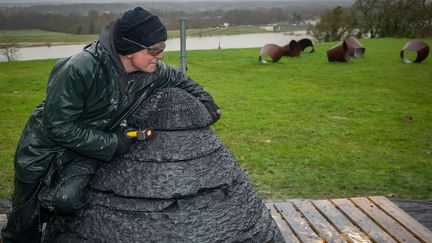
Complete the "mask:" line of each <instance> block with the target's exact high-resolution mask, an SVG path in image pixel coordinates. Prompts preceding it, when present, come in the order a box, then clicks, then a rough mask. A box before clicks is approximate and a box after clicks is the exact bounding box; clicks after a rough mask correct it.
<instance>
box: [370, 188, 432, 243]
mask: <svg viewBox="0 0 432 243" xmlns="http://www.w3.org/2000/svg"><path fill="white" fill-rule="evenodd" d="M369 199H370V200H371V201H372V202H374V203H375V204H376V205H377V206H378V207H379V208H380V209H381V210H383V211H385V212H386V213H387V214H388V215H390V216H392V217H393V219H395V220H396V221H398V222H399V223H400V224H402V225H403V226H404V227H405V228H407V229H408V230H409V231H410V232H411V233H413V234H414V235H416V237H417V238H418V239H420V241H422V242H428V243H431V242H432V232H431V231H430V230H429V229H428V228H426V227H425V226H424V225H422V224H420V223H419V222H417V220H415V219H414V218H412V217H411V216H410V215H409V214H407V213H405V212H404V211H403V210H402V209H400V208H399V207H398V206H396V205H395V204H394V203H392V202H391V201H390V200H388V199H387V198H385V197H382V196H375V197H369Z"/></svg>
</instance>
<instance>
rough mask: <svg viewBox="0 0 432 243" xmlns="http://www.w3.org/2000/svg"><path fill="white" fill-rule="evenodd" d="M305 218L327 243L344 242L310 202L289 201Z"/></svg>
mask: <svg viewBox="0 0 432 243" xmlns="http://www.w3.org/2000/svg"><path fill="white" fill-rule="evenodd" d="M289 201H290V202H292V203H294V206H295V207H296V208H297V209H298V210H299V211H300V212H301V213H302V214H303V215H304V216H305V217H306V219H307V220H308V221H309V223H310V224H311V225H312V227H313V228H314V229H315V231H317V232H318V233H319V234H320V235H321V237H322V238H324V240H326V241H327V242H329V243H342V242H346V241H345V240H344V239H343V238H342V237H341V236H340V234H339V232H337V231H336V229H335V228H333V226H332V225H331V224H330V223H329V222H328V221H327V220H326V219H325V218H324V217H323V216H322V215H321V214H320V213H319V212H318V210H316V209H315V208H314V206H312V204H311V202H310V201H306V200H289Z"/></svg>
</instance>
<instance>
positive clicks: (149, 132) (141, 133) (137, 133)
mask: <svg viewBox="0 0 432 243" xmlns="http://www.w3.org/2000/svg"><path fill="white" fill-rule="evenodd" d="M126 135H127V136H128V137H131V138H136V139H138V140H140V141H142V140H146V139H148V138H150V137H152V136H153V128H147V129H145V130H132V131H127V132H126Z"/></svg>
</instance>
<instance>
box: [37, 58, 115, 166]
mask: <svg viewBox="0 0 432 243" xmlns="http://www.w3.org/2000/svg"><path fill="white" fill-rule="evenodd" d="M87 62H88V63H86V61H85V60H84V63H80V65H78V64H76V63H75V62H73V61H72V62H70V61H68V59H66V60H65V61H63V62H59V63H58V64H57V65H56V66H55V67H54V69H53V71H52V72H51V75H50V78H49V81H48V87H47V93H46V105H45V108H44V112H43V118H42V122H43V128H44V131H45V133H46V135H47V136H48V138H50V139H51V140H53V141H54V142H55V143H57V144H58V145H59V146H62V147H64V148H67V149H69V150H72V151H74V152H76V153H79V154H82V155H85V156H88V157H92V158H96V159H99V160H105V161H108V160H110V159H111V158H112V157H113V155H114V153H115V151H116V148H117V143H118V141H117V137H116V136H115V135H114V134H111V133H107V132H105V131H102V130H99V129H95V128H92V127H88V126H87V124H85V123H83V122H82V121H80V120H79V118H80V116H81V114H82V112H83V107H84V106H85V100H86V99H87V90H88V89H89V87H90V86H91V84H92V82H93V80H94V79H95V76H96V75H97V74H95V72H94V70H92V69H95V68H94V67H95V65H94V63H92V62H91V61H87ZM74 63H75V64H74ZM83 64H84V65H83Z"/></svg>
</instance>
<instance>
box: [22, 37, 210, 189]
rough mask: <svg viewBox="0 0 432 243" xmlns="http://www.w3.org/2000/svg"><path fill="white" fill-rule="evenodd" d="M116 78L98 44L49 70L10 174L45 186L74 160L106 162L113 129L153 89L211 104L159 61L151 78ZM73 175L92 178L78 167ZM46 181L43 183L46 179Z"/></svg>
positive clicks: (90, 169) (111, 148)
mask: <svg viewBox="0 0 432 243" xmlns="http://www.w3.org/2000/svg"><path fill="white" fill-rule="evenodd" d="M127 77H128V78H130V79H129V80H127V81H128V87H127V88H126V89H125V90H124V91H122V88H121V85H120V80H119V79H120V74H119V73H118V71H117V69H116V68H115V66H114V65H113V63H112V60H111V58H110V56H109V54H108V51H107V50H106V49H105V48H104V47H103V46H102V44H101V43H100V42H99V41H97V42H94V43H92V44H90V45H89V46H88V47H86V48H85V49H84V51H82V52H80V53H79V54H77V55H74V56H72V57H69V58H66V59H63V60H60V61H59V62H58V63H57V64H56V65H55V66H54V68H53V70H52V72H51V74H50V77H49V81H48V87H47V92H46V99H45V101H44V102H42V103H41V104H40V105H39V106H38V107H37V108H36V109H35V110H34V111H33V113H32V114H31V116H30V118H29V120H28V122H27V124H26V126H25V128H24V132H23V134H22V136H21V139H20V141H19V144H18V148H17V151H16V154H15V160H14V163H15V173H16V176H17V177H18V178H19V179H20V180H21V181H23V182H27V183H35V182H38V181H40V180H42V179H44V178H45V180H48V181H49V178H51V176H52V174H53V173H54V171H56V169H57V168H59V167H60V166H61V165H63V164H65V163H68V162H70V161H73V160H74V158H76V157H77V156H78V157H88V159H89V160H100V161H109V160H110V159H111V158H112V157H113V155H114V153H115V151H116V148H117V144H118V141H117V137H116V136H115V135H114V134H113V133H112V132H113V131H114V129H115V127H116V126H117V125H118V124H119V123H120V122H121V121H122V120H123V119H125V118H126V117H127V115H128V114H130V111H132V110H134V109H135V108H136V107H137V106H138V105H139V104H140V103H141V102H143V101H144V100H145V99H146V98H147V97H148V96H149V95H150V94H152V93H154V92H155V91H156V90H157V89H160V88H164V87H180V88H182V89H185V90H186V91H188V92H189V93H191V94H193V95H194V96H196V97H197V98H198V99H200V100H211V99H212V98H211V96H210V95H209V94H208V93H206V92H205V91H204V90H203V89H202V87H201V86H200V85H199V84H197V83H196V82H195V81H193V80H192V79H190V78H187V77H186V76H184V75H183V74H182V73H181V72H179V71H178V70H176V69H174V68H171V67H170V66H168V65H166V64H164V63H163V62H159V64H158V66H157V69H156V71H155V72H154V73H144V72H137V73H134V74H132V75H128V76H127ZM80 170H83V171H79V172H77V173H80V174H92V173H94V170H95V168H93V167H91V166H88V167H85V166H84V167H82V168H80ZM47 178H48V179H47Z"/></svg>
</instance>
